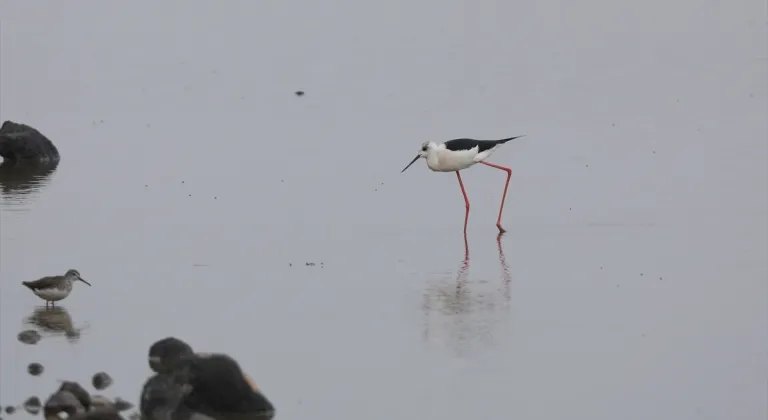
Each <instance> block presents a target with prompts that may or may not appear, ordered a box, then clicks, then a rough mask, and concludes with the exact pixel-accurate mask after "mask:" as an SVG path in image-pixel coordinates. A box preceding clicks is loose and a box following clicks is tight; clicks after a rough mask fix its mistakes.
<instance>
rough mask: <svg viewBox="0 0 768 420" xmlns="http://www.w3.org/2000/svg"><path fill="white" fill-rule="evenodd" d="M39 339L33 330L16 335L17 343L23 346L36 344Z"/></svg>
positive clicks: (38, 334)
mask: <svg viewBox="0 0 768 420" xmlns="http://www.w3.org/2000/svg"><path fill="white" fill-rule="evenodd" d="M41 338H42V337H41V336H40V333H39V332H37V331H35V330H26V331H22V332H20V333H19V335H18V339H19V341H21V342H22V343H24V344H37V342H38V341H40V339H41Z"/></svg>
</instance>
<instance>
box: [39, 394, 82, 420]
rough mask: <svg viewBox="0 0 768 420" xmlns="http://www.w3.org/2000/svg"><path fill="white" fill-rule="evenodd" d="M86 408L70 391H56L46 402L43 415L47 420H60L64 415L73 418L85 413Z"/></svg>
mask: <svg viewBox="0 0 768 420" xmlns="http://www.w3.org/2000/svg"><path fill="white" fill-rule="evenodd" d="M85 411H86V408H85V407H83V405H82V404H81V403H80V400H79V399H78V398H77V397H76V396H75V395H73V394H72V393H71V392H69V391H61V390H60V391H56V392H55V393H54V394H53V395H51V396H50V397H49V398H48V401H46V402H45V408H44V409H43V415H44V416H45V418H46V419H52V420H54V419H55V420H60V419H61V418H62V417H63V416H62V413H66V414H67V418H71V417H72V416H74V415H75V414H80V413H84V412H85Z"/></svg>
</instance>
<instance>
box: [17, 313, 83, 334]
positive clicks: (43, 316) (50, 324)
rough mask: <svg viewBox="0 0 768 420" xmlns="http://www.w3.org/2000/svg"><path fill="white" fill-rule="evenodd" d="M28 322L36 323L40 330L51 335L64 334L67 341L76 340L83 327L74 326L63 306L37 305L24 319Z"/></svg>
mask: <svg viewBox="0 0 768 420" xmlns="http://www.w3.org/2000/svg"><path fill="white" fill-rule="evenodd" d="M26 322H27V323H29V324H33V325H36V326H37V327H38V328H39V329H40V330H41V331H44V332H46V333H48V334H51V335H64V336H65V337H67V340H69V341H77V340H78V339H79V338H80V331H82V330H83V328H76V327H75V326H74V324H73V323H72V317H71V316H70V315H69V311H67V308H65V307H63V306H56V307H48V308H46V307H45V306H38V307H36V308H35V310H34V311H33V312H32V314H31V315H29V316H28V317H27V319H26Z"/></svg>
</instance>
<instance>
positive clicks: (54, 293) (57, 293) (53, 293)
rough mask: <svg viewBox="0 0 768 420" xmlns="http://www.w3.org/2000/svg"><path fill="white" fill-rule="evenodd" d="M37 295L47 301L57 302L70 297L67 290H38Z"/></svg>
mask: <svg viewBox="0 0 768 420" xmlns="http://www.w3.org/2000/svg"><path fill="white" fill-rule="evenodd" d="M35 294H36V295H37V296H39V297H41V298H43V299H45V300H49V301H56V300H62V299H64V298H65V297H67V295H69V291H68V290H66V289H55V288H54V289H38V290H35Z"/></svg>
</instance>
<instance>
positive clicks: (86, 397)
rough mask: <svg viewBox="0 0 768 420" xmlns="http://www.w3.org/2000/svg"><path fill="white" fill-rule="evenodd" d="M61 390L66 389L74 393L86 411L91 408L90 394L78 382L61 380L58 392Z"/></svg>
mask: <svg viewBox="0 0 768 420" xmlns="http://www.w3.org/2000/svg"><path fill="white" fill-rule="evenodd" d="M61 391H66V392H69V393H70V394H72V395H74V396H75V398H77V401H79V402H80V405H82V406H83V408H85V409H86V411H87V410H90V409H91V394H89V393H88V391H86V390H85V388H83V387H82V386H81V385H80V384H79V383H77V382H71V381H62V382H61V386H60V387H59V392H61Z"/></svg>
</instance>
